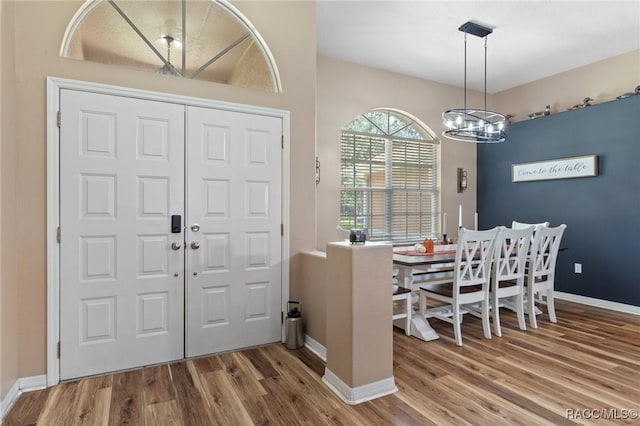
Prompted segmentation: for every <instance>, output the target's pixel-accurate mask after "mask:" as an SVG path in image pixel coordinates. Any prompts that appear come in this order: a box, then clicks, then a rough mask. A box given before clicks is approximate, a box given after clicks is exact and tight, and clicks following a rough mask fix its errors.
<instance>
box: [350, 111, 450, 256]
mask: <svg viewBox="0 0 640 426" xmlns="http://www.w3.org/2000/svg"><path fill="white" fill-rule="evenodd" d="M438 143H439V141H438V139H437V138H436V137H435V135H434V133H433V132H432V131H431V130H430V129H429V128H427V127H426V126H424V125H423V124H420V123H418V122H417V120H414V119H412V118H410V117H409V116H408V115H405V114H403V113H400V112H398V111H392V110H374V111H370V112H367V113H365V114H362V115H360V116H359V117H357V118H356V119H354V120H353V121H351V122H350V123H349V124H347V125H346V126H345V127H344V128H343V129H342V133H341V144H340V157H341V190H340V226H341V227H342V228H345V229H351V228H359V229H366V230H367V233H368V239H369V240H374V241H392V242H395V243H402V242H415V241H420V240H422V239H424V238H425V237H427V236H429V237H435V236H436V235H437V234H438V233H439V228H438V227H439V223H438V218H439V214H438V212H439V210H440V209H439V199H440V197H439V194H438V181H437V179H438V173H437V146H438Z"/></svg>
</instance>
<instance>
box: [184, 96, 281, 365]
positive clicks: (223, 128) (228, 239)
mask: <svg viewBox="0 0 640 426" xmlns="http://www.w3.org/2000/svg"><path fill="white" fill-rule="evenodd" d="M187 111H188V112H187V158H188V170H187V183H188V185H187V186H188V191H187V206H188V208H187V231H186V232H187V268H188V270H187V351H186V352H187V356H197V355H202V354H207V353H214V352H220V351H225V350H232V349H237V348H242V347H246V346H252V345H259V344H264V343H270V342H275V341H278V340H280V331H281V325H280V311H281V290H282V284H281V283H282V277H281V269H280V268H281V235H280V223H281V217H282V216H281V167H282V160H281V138H282V121H281V119H279V118H273V117H264V116H256V115H249V114H243V113H237V112H229V111H221V110H214V109H206V108H197V107H189V108H188V110H187ZM193 224H197V225H199V227H200V229H199V230H198V231H194V230H192V229H191V225H193ZM191 243H196V244H197V245H198V246H199V248H197V249H195V248H192V246H191Z"/></svg>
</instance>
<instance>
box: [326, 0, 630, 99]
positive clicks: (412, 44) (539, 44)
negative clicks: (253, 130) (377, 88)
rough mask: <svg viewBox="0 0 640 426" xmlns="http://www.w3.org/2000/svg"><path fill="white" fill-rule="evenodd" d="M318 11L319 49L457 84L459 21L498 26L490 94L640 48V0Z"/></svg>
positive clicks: (392, 4) (476, 42)
mask: <svg viewBox="0 0 640 426" xmlns="http://www.w3.org/2000/svg"><path fill="white" fill-rule="evenodd" d="M316 10H317V49H318V54H320V55H324V56H329V57H334V58H338V59H342V60H345V61H349V62H355V63H358V64H362V65H367V66H370V67H374V68H381V69H385V70H388V71H393V72H396V73H400V74H405V75H409V76H414V77H419V78H424V79H428V80H433V81H437V82H440V83H445V84H449V85H453V86H459V87H462V86H463V85H464V33H462V32H461V31H458V27H459V26H460V25H462V24H463V23H465V22H467V21H474V22H476V23H479V24H482V25H484V26H486V27H489V28H493V33H492V34H490V35H488V36H487V43H488V58H487V92H489V93H496V92H500V91H502V90H506V89H510V88H512V87H516V86H519V85H522V84H525V83H529V82H531V81H535V80H538V79H541V78H544V77H548V76H550V75H554V74H557V73H560V72H563V71H567V70H570V69H573V68H577V67H581V66H584V65H587V64H590V63H593V62H597V61H600V60H603V59H606V58H610V57H613V56H617V55H620V54H622V53H626V52H630V51H632V50H635V49H640V0H627V1H588V0H583V1H561V0H556V1H552V0H545V1H542V0H540V1H527V0H519V1H518V0H512V1H504V0H503V1H480V0H476V1H454V0H450V1H430V0H422V1H400V0H386V1H372V0H360V1H346V0H318V2H317V4H316ZM467 38H468V39H467V86H468V87H469V88H472V89H476V90H480V91H482V90H484V41H483V40H482V39H481V38H478V37H475V36H472V35H468V36H467ZM638 84H640V75H639V76H638Z"/></svg>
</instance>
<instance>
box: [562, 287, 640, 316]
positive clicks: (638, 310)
mask: <svg viewBox="0 0 640 426" xmlns="http://www.w3.org/2000/svg"><path fill="white" fill-rule="evenodd" d="M553 296H554V297H555V298H556V299H560V300H567V301H569V302H575V303H581V304H583V305H589V306H595V307H596V308H603V309H610V310H612V311H618V312H622V313H625V314H632V315H640V306H634V305H627V304H625V303H618V302H610V301H608V300H602V299H595V298H593V297H586V296H580V295H577V294H571V293H563V292H561V291H554V292H553Z"/></svg>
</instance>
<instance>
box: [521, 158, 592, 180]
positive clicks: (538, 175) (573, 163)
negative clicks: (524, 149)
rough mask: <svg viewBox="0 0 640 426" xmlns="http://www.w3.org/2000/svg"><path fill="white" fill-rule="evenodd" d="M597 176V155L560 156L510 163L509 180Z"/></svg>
mask: <svg viewBox="0 0 640 426" xmlns="http://www.w3.org/2000/svg"><path fill="white" fill-rule="evenodd" d="M591 176H598V156H597V155H585V156H583V157H570V158H560V159H557V160H545V161H537V162H534V163H522V164H512V165H511V182H528V181H534V180H549V179H569V178H580V177H591Z"/></svg>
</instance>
